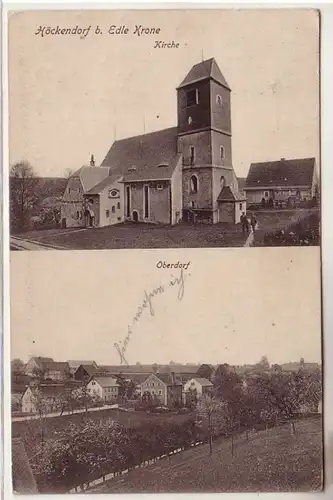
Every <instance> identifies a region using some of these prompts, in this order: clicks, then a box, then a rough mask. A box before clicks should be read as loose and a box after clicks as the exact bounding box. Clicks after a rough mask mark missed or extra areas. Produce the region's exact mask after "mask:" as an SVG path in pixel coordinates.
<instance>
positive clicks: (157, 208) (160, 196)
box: [149, 181, 171, 224]
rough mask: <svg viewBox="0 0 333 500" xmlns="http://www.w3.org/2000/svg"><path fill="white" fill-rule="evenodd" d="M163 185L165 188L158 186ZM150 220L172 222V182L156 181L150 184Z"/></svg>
mask: <svg viewBox="0 0 333 500" xmlns="http://www.w3.org/2000/svg"><path fill="white" fill-rule="evenodd" d="M158 185H162V186H163V190H158V189H157V186H158ZM149 195H150V212H149V213H150V220H151V221H152V222H158V223H160V224H170V214H171V204H170V182H169V181H168V182H154V183H150V184H149Z"/></svg>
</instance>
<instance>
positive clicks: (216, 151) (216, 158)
mask: <svg viewBox="0 0 333 500" xmlns="http://www.w3.org/2000/svg"><path fill="white" fill-rule="evenodd" d="M211 134H212V136H211V149H212V160H211V161H212V164H213V165H220V166H221V167H223V166H225V167H232V155H231V137H230V136H229V135H225V134H221V133H220V132H216V131H215V130H212V131H211ZM221 146H223V147H224V159H222V158H221Z"/></svg>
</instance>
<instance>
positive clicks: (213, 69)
mask: <svg viewBox="0 0 333 500" xmlns="http://www.w3.org/2000/svg"><path fill="white" fill-rule="evenodd" d="M176 90H177V122H178V123H177V126H176V127H171V128H167V129H163V130H159V131H155V132H151V133H148V134H143V135H138V136H135V137H130V138H125V139H121V140H116V141H115V142H114V143H113V144H112V146H111V147H110V149H109V151H108V153H107V154H106V156H105V158H104V160H103V161H102V163H101V166H99V167H97V166H95V162H94V160H93V159H92V162H91V165H90V167H82V168H81V169H80V170H79V171H78V172H76V173H75V174H74V175H73V176H72V177H71V178H70V179H69V181H68V184H67V187H66V190H65V193H64V196H63V206H62V215H61V217H62V225H63V227H74V226H75V227H101V226H105V225H112V224H115V223H119V222H123V221H133V222H147V223H160V224H170V225H174V224H177V223H178V222H180V221H181V220H184V221H195V222H205V223H217V222H227V223H232V224H235V223H238V222H239V221H240V216H241V213H242V212H243V211H246V199H245V197H244V195H243V194H241V193H240V192H239V189H238V180H237V177H236V175H235V172H234V169H233V165H232V147H231V142H232V134H231V98H230V96H231V89H230V87H229V85H228V84H227V82H226V80H225V78H224V76H223V75H222V73H221V70H220V69H219V67H218V65H217V63H216V61H215V59H213V58H212V59H209V60H206V61H202V62H200V63H199V64H196V65H194V66H193V67H192V68H191V69H190V71H189V72H188V74H187V75H186V77H185V78H184V79H183V81H182V82H181V83H180V85H179V86H178V87H177V89H176Z"/></svg>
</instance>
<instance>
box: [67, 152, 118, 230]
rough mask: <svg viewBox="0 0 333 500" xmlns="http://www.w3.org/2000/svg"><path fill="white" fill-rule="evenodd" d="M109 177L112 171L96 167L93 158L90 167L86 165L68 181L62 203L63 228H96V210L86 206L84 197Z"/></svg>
mask: <svg viewBox="0 0 333 500" xmlns="http://www.w3.org/2000/svg"><path fill="white" fill-rule="evenodd" d="M109 175H110V170H109V169H108V168H101V167H96V166H95V160H94V158H93V157H92V158H91V161H90V165H89V166H87V165H84V166H83V167H81V168H80V169H79V170H77V171H76V172H75V173H74V174H73V175H72V176H71V177H70V178H69V179H68V182H67V186H66V189H65V192H64V194H63V197H62V203H61V226H62V227H63V228H66V227H82V228H83V227H87V226H88V227H89V226H94V224H95V210H94V208H93V206H92V204H90V206H86V199H85V196H84V195H85V193H87V192H88V191H90V190H91V189H92V188H93V187H95V186H97V185H98V184H99V183H100V182H102V181H103V180H104V179H106V178H107V177H109ZM88 201H89V200H88Z"/></svg>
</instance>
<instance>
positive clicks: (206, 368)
mask: <svg viewBox="0 0 333 500" xmlns="http://www.w3.org/2000/svg"><path fill="white" fill-rule="evenodd" d="M212 374H213V368H212V367H211V366H210V365H206V364H203V365H201V366H200V368H199V370H198V371H197V375H198V377H202V378H206V379H208V380H210V379H211V376H212Z"/></svg>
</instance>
